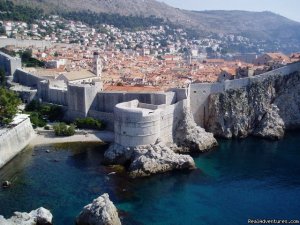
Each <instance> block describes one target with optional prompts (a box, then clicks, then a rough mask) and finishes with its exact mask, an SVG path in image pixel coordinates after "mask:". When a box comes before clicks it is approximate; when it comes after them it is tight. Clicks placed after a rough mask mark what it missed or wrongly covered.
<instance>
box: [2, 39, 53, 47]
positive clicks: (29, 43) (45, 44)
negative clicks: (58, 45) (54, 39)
mask: <svg viewBox="0 0 300 225" xmlns="http://www.w3.org/2000/svg"><path fill="white" fill-rule="evenodd" d="M7 45H14V46H16V47H21V48H29V47H31V46H36V47H38V48H45V47H50V46H52V44H51V42H50V41H43V40H19V39H15V38H3V39H1V41H0V48H2V47H5V46H7Z"/></svg>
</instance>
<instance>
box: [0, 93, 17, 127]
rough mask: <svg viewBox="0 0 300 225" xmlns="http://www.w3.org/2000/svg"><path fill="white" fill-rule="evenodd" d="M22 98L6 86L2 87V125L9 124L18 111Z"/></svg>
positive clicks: (0, 119)
mask: <svg viewBox="0 0 300 225" xmlns="http://www.w3.org/2000/svg"><path fill="white" fill-rule="evenodd" d="M20 104H21V100H20V98H19V97H18V95H17V94H16V93H15V92H13V91H10V90H8V89H6V88H4V87H0V125H5V124H8V123H10V122H11V121H12V119H13V117H14V116H15V115H16V114H17V112H18V106H19V105H20Z"/></svg>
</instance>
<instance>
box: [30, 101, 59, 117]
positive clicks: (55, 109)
mask: <svg viewBox="0 0 300 225" xmlns="http://www.w3.org/2000/svg"><path fill="white" fill-rule="evenodd" d="M25 111H27V112H36V113H39V114H40V115H41V117H42V116H43V117H45V118H47V119H48V120H50V121H51V122H53V121H61V120H62V119H63V117H64V110H63V108H62V107H61V106H57V105H52V104H45V103H40V102H39V101H37V100H32V101H31V102H30V103H29V104H28V105H26V107H25Z"/></svg>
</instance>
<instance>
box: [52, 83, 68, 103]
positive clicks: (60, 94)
mask: <svg viewBox="0 0 300 225" xmlns="http://www.w3.org/2000/svg"><path fill="white" fill-rule="evenodd" d="M48 102H51V103H53V104H57V105H64V106H66V105H67V104H68V93H67V90H65V89H59V88H51V87H50V88H49V89H48Z"/></svg>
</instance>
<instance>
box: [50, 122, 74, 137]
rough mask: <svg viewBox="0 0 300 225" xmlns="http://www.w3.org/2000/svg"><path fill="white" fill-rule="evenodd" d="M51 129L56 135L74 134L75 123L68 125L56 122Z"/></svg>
mask: <svg viewBox="0 0 300 225" xmlns="http://www.w3.org/2000/svg"><path fill="white" fill-rule="evenodd" d="M53 130H54V133H55V135H56V136H72V135H74V134H75V125H74V124H71V125H70V126H68V125H67V124H65V123H58V124H55V125H54V126H53Z"/></svg>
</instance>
